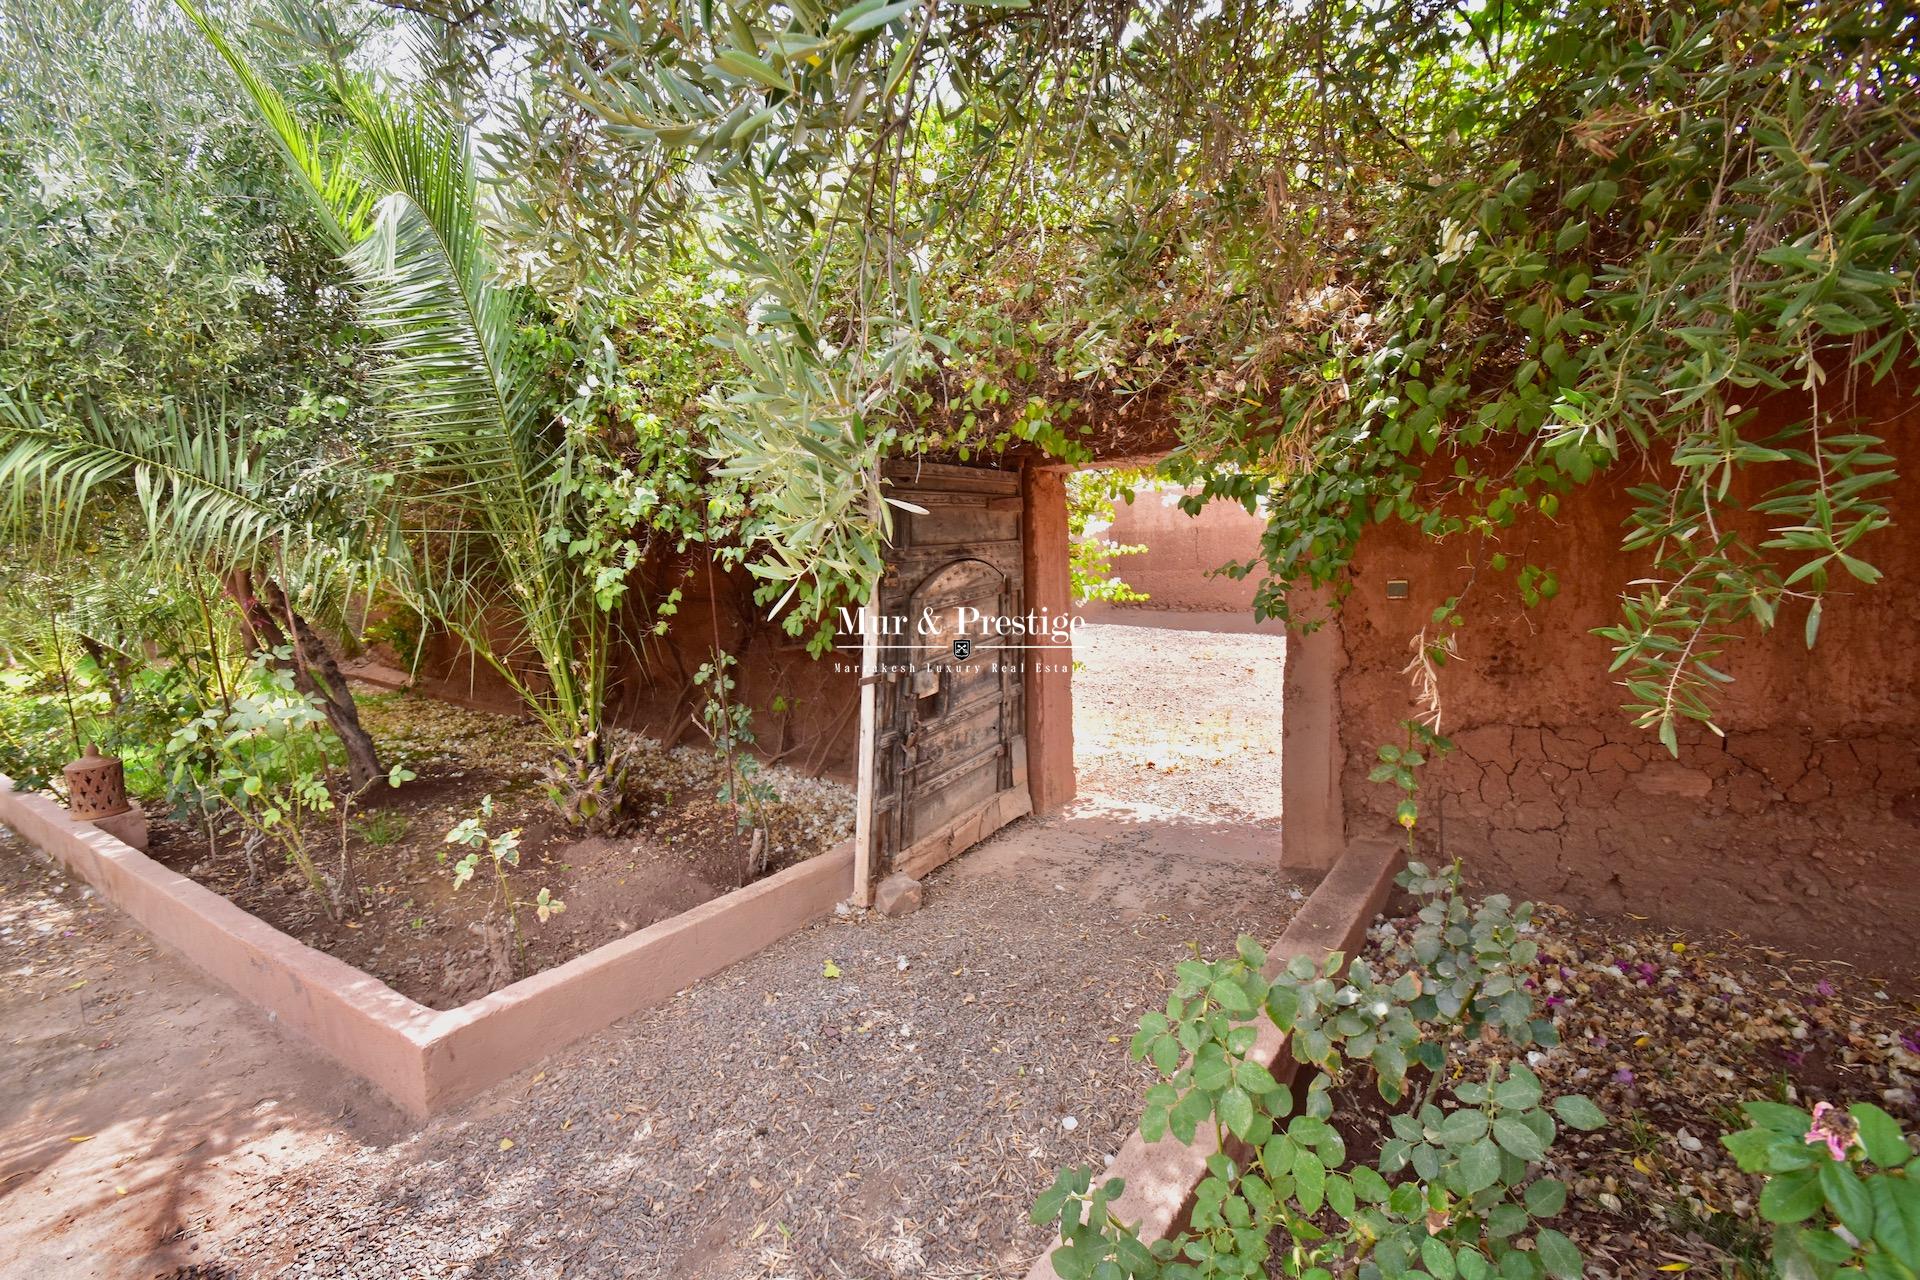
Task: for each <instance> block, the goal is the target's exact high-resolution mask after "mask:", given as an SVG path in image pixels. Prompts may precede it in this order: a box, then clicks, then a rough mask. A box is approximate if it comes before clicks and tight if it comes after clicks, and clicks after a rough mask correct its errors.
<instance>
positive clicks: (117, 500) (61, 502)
mask: <svg viewBox="0 0 1920 1280" xmlns="http://www.w3.org/2000/svg"><path fill="white" fill-rule="evenodd" d="M0 503H3V504H4V508H3V509H4V513H5V515H6V517H7V521H8V523H9V524H11V525H12V526H14V527H15V528H18V527H20V526H22V525H24V524H25V523H26V522H28V521H29V520H37V521H38V524H39V530H38V532H39V534H40V537H41V541H42V544H43V545H44V546H45V547H47V548H49V549H50V550H52V551H53V552H54V553H55V554H63V555H66V556H69V557H71V556H72V555H73V554H74V553H76V552H77V551H79V550H80V549H82V548H83V547H85V545H86V544H87V542H88V540H89V539H90V538H91V537H92V536H93V534H94V533H95V532H96V531H97V530H98V528H100V527H101V526H102V525H105V524H107V523H110V522H111V521H112V520H114V519H115V518H122V519H126V520H129V521H131V522H132V523H134V524H135V525H137V526H139V527H141V528H143V529H144V531H145V534H146V537H145V538H144V540H143V542H144V548H143V555H144V556H145V557H146V558H147V559H148V560H149V561H151V562H152V563H151V564H150V565H149V566H148V568H149V572H150V573H151V574H152V575H153V577H154V580H156V581H162V580H165V579H166V578H168V577H169V576H177V574H175V573H174V566H176V565H182V564H184V565H189V566H193V568H194V569H195V570H199V571H209V572H212V573H215V574H217V575H218V576H219V577H220V580H221V582H222V585H223V587H224V589H225V592H226V594H227V595H228V597H229V598H231V599H232V601H233V602H234V604H235V605H236V606H238V608H239V610H240V617H241V625H242V627H243V629H244V630H245V632H246V634H247V636H248V638H249V640H250V641H251V642H252V645H253V647H254V648H255V649H256V650H259V651H261V652H266V653H271V654H277V655H284V656H283V657H280V658H278V659H277V660H278V661H279V663H280V665H282V666H283V667H285V668H286V669H287V670H288V671H289V672H290V673H291V674H292V676H293V679H294V682H295V684H296V686H297V687H298V688H299V689H300V690H301V691H302V692H303V693H305V694H306V695H307V696H309V697H311V698H313V699H314V700H315V701H317V702H318V703H319V704H320V708H321V710H322V711H323V712H325V714H326V717H327V722H328V724H329V725H330V726H331V727H332V729H333V731H334V734H335V736H336V737H338V738H339V739H340V743H341V746H342V747H343V748H345V751H346V756H347V769H348V776H349V778H350V780H351V782H352V784H353V786H354V787H355V789H359V788H362V787H365V786H366V785H368V784H369V783H371V782H372V781H373V780H374V779H375V778H377V777H380V776H381V775H382V773H383V772H384V771H383V770H382V769H381V767H380V759H379V754H378V752H377V751H376V750H375V748H374V744H373V739H372V737H371V736H370V735H369V734H368V733H367V731H366V730H365V728H363V727H362V726H361V724H360V716H359V713H358V711H357V710H356V708H355V707H354V703H353V696H352V694H351V693H350V692H349V691H348V689H347V682H346V680H345V678H344V677H343V676H342V675H341V673H340V668H339V666H338V664H337V663H336V662H335V660H334V657H333V653H332V651H331V650H330V649H329V648H328V646H327V644H326V642H325V641H324V640H323V639H322V638H321V636H320V633H319V632H318V631H317V630H316V629H315V628H314V627H313V625H312V624H311V623H310V622H309V621H308V619H307V616H306V613H305V612H303V611H302V609H299V608H296V606H295V603H294V601H295V598H296V597H300V598H311V599H314V600H317V601H324V600H325V599H327V598H329V597H332V598H339V597H340V596H341V595H342V594H344V588H345V586H346V585H347V584H349V583H351V582H352V581H353V580H354V579H355V578H357V577H359V576H361V575H362V574H363V573H364V572H366V571H367V570H368V568H369V566H370V561H368V559H367V557H366V556H365V555H364V554H362V553H359V552H356V551H355V550H353V548H352V545H351V544H350V543H349V542H348V541H347V540H346V538H345V537H344V530H345V529H347V528H349V527H357V528H365V527H366V525H365V516H366V514H367V513H366V511H365V510H364V509H363V508H362V509H356V510H355V511H354V512H353V513H352V514H349V513H348V512H347V511H346V510H344V509H343V508H344V507H345V506H347V505H350V504H346V503H343V502H342V500H341V499H340V498H339V497H338V496H335V497H333V498H331V499H329V500H328V501H326V502H323V503H319V502H302V501H301V500H300V499H298V498H296V497H295V496H294V495H293V493H291V492H290V491H289V489H288V487H287V486H285V485H283V484H281V483H280V482H279V479H278V477H277V476H276V475H275V474H274V473H272V472H271V471H270V470H269V469H268V468H267V466H266V465H265V463H264V461H263V458H262V456H261V451H260V450H258V449H256V448H255V447H254V446H253V443H252V441H251V440H250V438H249V436H248V433H247V432H246V431H245V430H244V429H243V428H241V427H238V426H236V425H235V424H233V423H232V422H230V421H229V420H228V419H227V418H226V416H225V415H224V414H220V413H213V414H208V415H202V414H200V413H197V412H194V411H192V410H190V409H183V408H181V407H180V406H178V405H173V404H169V405H168V406H167V408H166V411H165V413H164V414H163V416H162V418H161V420H160V421H159V422H154V423H147V422H140V421H136V420H115V421H109V420H108V419H107V418H106V417H105V416H104V415H102V414H100V413H99V412H97V411H95V410H92V409H90V408H86V409H83V411H82V412H81V413H80V414H79V415H78V417H77V418H75V419H74V420H72V421H70V422H66V423H60V422H56V421H53V420H51V419H49V418H48V417H47V416H46V415H45V414H44V413H43V412H42V411H41V409H40V407H39V406H38V405H36V404H34V403H33V402H32V401H30V400H28V399H25V398H24V397H20V396H16V395H12V394H8V393H6V392H4V391H0ZM375 545H376V546H377V545H378V544H377V543H376V544H375ZM210 656H213V655H210Z"/></svg>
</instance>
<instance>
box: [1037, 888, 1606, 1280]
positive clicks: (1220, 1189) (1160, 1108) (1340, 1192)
mask: <svg viewBox="0 0 1920 1280" xmlns="http://www.w3.org/2000/svg"><path fill="white" fill-rule="evenodd" d="M1398 883H1399V884H1400V885H1401V886H1402V887H1404V888H1406V889H1409V890H1411V891H1412V892H1413V893H1415V894H1416V895H1418V896H1419V898H1420V899H1421V903H1422V905H1421V907H1420V910H1419V919H1418V924H1417V926H1416V927H1415V929H1414V930H1413V931H1412V934H1411V936H1410V937H1409V938H1408V939H1407V940H1406V941H1404V942H1402V943H1399V944H1397V945H1396V946H1395V947H1394V948H1393V949H1392V951H1391V952H1390V954H1389V956H1388V957H1387V964H1386V965H1385V966H1384V967H1383V969H1382V971H1381V972H1379V973H1376V972H1375V970H1374V968H1373V967H1372V966H1371V965H1368V964H1367V963H1365V962H1364V961H1355V962H1354V963H1353V964H1352V965H1351V966H1347V965H1346V963H1345V958H1344V957H1343V956H1342V955H1340V954H1339V953H1338V952H1335V953H1333V954H1331V955H1329V956H1328V957H1327V958H1326V959H1325V960H1324V961H1323V962H1322V963H1320V964H1318V965H1316V964H1314V963H1313V962H1312V961H1311V960H1309V959H1307V958H1305V957H1296V958H1295V959H1293V960H1292V961H1291V962H1290V963H1289V964H1288V965H1287V966H1286V967H1285V969H1284V970H1283V971H1281V972H1280V973H1279V974H1278V975H1277V976H1276V977H1274V978H1273V979H1271V980H1269V979H1268V978H1267V977H1265V976H1263V975H1264V971H1265V970H1266V968H1267V967H1268V957H1267V955H1266V953H1265V952H1264V951H1263V950H1262V949H1261V948H1260V946H1259V945H1258V944H1257V943H1255V942H1254V941H1253V939H1251V938H1245V937H1243V938H1242V939H1241V940H1240V944H1239V949H1238V954H1237V955H1236V956H1234V957H1233V958H1231V959H1228V960H1218V961H1203V960H1190V961H1187V962H1185V963H1183V964H1182V965H1181V966H1180V967H1179V971H1178V974H1179V984H1178V986H1177V987H1176V988H1175V990H1174V992H1173V994H1172V995H1171V996H1170V997H1169V998H1168V1000H1167V1004H1166V1008H1165V1009H1164V1011H1161V1012H1155V1013H1149V1014H1147V1015H1146V1016H1145V1017H1143V1018H1142V1019H1141V1020H1140V1030H1139V1034H1138V1035H1136V1036H1135V1037H1134V1041H1133V1046H1132V1052H1133V1055H1134V1056H1135V1057H1136V1058H1144V1059H1146V1060H1148V1061H1150V1062H1152V1063H1153V1065H1154V1068H1155V1069H1156V1070H1157V1071H1158V1072H1159V1074H1160V1077H1161V1079H1160V1082H1159V1083H1158V1084H1156V1085H1154V1086H1153V1087H1152V1088H1151V1089H1150V1090H1148V1092H1147V1097H1146V1106H1145V1110H1144V1112H1143V1114H1142V1117H1141V1122H1140V1128H1141V1133H1142V1135H1143V1136H1144V1137H1145V1138H1147V1139H1148V1140H1149V1141H1157V1140H1159V1139H1160V1138H1162V1137H1163V1136H1164V1135H1166V1134H1169V1133H1170V1134H1172V1135H1173V1136H1174V1138H1175V1139H1177V1140H1178V1141H1180V1142H1183V1143H1192V1142H1193V1141H1195V1139H1196V1137H1197V1136H1198V1135H1199V1134H1200V1133H1201V1132H1202V1131H1203V1130H1205V1131H1209V1132H1210V1133H1211V1135H1212V1137H1213V1138H1214V1139H1215V1141H1216V1142H1217V1144H1218V1149H1217V1150H1216V1152H1215V1154H1214V1155H1212V1156H1211V1157H1209V1159H1208V1161H1207V1176H1206V1178H1205V1179H1204V1180H1203V1181H1202V1182H1201V1183H1200V1185H1199V1187H1198V1189H1197V1192H1196V1196H1195V1203H1194V1209H1193V1214H1192V1218H1191V1226H1190V1227H1189V1228H1188V1229H1187V1230H1186V1231H1185V1232H1183V1233H1181V1234H1179V1235H1177V1236H1175V1237H1173V1238H1171V1239H1167V1240H1161V1241H1155V1242H1153V1243H1151V1244H1146V1243H1143V1242H1141V1241H1140V1239H1139V1237H1138V1235H1137V1233H1136V1231H1135V1229H1134V1228H1133V1227H1132V1226H1130V1225H1129V1224H1126V1223H1122V1222H1120V1221H1118V1220H1116V1219H1115V1217H1114V1216H1113V1214H1112V1213H1111V1211H1110V1208H1111V1205H1112V1203H1113V1200H1114V1198H1115V1197H1116V1196H1118V1195H1119V1194H1120V1193H1121V1191H1122V1190H1123V1189H1124V1184H1123V1183H1122V1181H1121V1180H1119V1179H1110V1180H1108V1181H1107V1182H1105V1183H1104V1184H1102V1185H1101V1186H1099V1187H1098V1188H1095V1187H1094V1186H1093V1178H1092V1173H1091V1171H1090V1170H1088V1169H1068V1170H1064V1171H1063V1172H1062V1173H1061V1174H1060V1175H1059V1177H1058V1179H1057V1180H1056V1181H1055V1183H1054V1185H1053V1187H1052V1189H1050V1190H1049V1191H1047V1192H1046V1193H1045V1194H1044V1195H1042V1196H1041V1197H1040V1200H1039V1201H1038V1203H1037V1204H1036V1205H1035V1206H1034V1210H1033V1219H1034V1221H1035V1222H1038V1223H1057V1224H1058V1226H1059V1230H1060V1235H1061V1239H1062V1241H1063V1244H1062V1246H1061V1247H1060V1248H1059V1249H1057V1250H1056V1251H1055V1252H1054V1254H1053V1264H1054V1267H1055V1269H1056V1270H1057V1271H1058V1272H1059V1273H1060V1275H1061V1276H1062V1277H1063V1278H1064V1280H1087V1278H1090V1277H1091V1278H1096V1280H1123V1278H1124V1277H1134V1278H1137V1280H1145V1278H1148V1277H1167V1278H1173V1277H1182V1278H1185V1277H1202V1276H1238V1275H1247V1276H1266V1275H1272V1274H1278V1275H1287V1276H1298V1277H1307V1278H1310V1280H1330V1278H1331V1276H1332V1275H1334V1274H1335V1273H1336V1271H1337V1272H1338V1273H1339V1274H1342V1275H1355V1276H1358V1277H1361V1278H1362V1280H1373V1278H1376V1277H1377V1278H1379V1280H1394V1278H1397V1277H1410V1276H1432V1277H1441V1278H1443V1280H1452V1277H1455V1276H1459V1277H1464V1278H1465V1280H1482V1278H1483V1277H1491V1276H1502V1277H1510V1278H1513V1280H1539V1278H1540V1277H1543V1276H1552V1277H1555V1278H1556V1280H1567V1278H1568V1277H1574V1276H1578V1275H1580V1274H1581V1259H1580V1253H1579V1250H1578V1249H1576V1248H1575V1247H1574V1245H1573V1243H1572V1242H1571V1241H1570V1240H1569V1239H1568V1238H1567V1237H1566V1236H1565V1235H1564V1234H1563V1233H1561V1232H1559V1231H1557V1230H1554V1229H1553V1228H1552V1227H1550V1226H1547V1225H1545V1224H1546V1223H1547V1222H1548V1221H1550V1220H1551V1219H1553V1218H1554V1217H1555V1216H1556V1215H1558V1214H1559V1213H1560V1212H1561V1210H1562V1209H1563V1208H1564V1206H1565V1204H1566V1200H1567V1187H1566V1184H1565V1183H1563V1182H1560V1181H1558V1180H1557V1179H1554V1178H1550V1177H1547V1176H1545V1173H1544V1165H1545V1163H1546V1160H1547V1156H1548V1153H1549V1151H1550V1150H1551V1148H1552V1146H1553V1143H1554V1140H1555V1138H1556V1137H1557V1135H1558V1132H1559V1129H1560V1127H1561V1126H1562V1125H1569V1126H1572V1127H1574V1128H1577V1129H1596V1128H1599V1127H1600V1126H1601V1125H1602V1124H1604V1123H1605V1118H1604V1117H1603V1115H1602V1114H1601V1112H1600V1109H1599V1108H1598V1107H1597V1106H1595V1105H1594V1104H1593V1103H1592V1102H1591V1101H1590V1100H1588V1099H1586V1098H1584V1097H1579V1096H1577V1095H1565V1096H1561V1097H1555V1098H1551V1099H1549V1098H1548V1097H1547V1095H1546V1091H1545V1089H1544V1087H1543V1085H1542V1083H1541V1081H1540V1080H1539V1078H1538V1077H1537V1076H1535V1075H1534V1074H1533V1072H1532V1071H1530V1070H1529V1069H1528V1068H1527V1067H1526V1066H1525V1065H1524V1063H1523V1062H1522V1061H1519V1060H1518V1059H1519V1057H1520V1054H1521V1053H1522V1052H1523V1051H1524V1050H1525V1049H1526V1048H1527V1047H1529V1046H1532V1045H1551V1044H1553V1043H1555V1037H1554V1031H1553V1027H1552V1024H1551V1023H1550V1022H1547V1021H1544V1020H1541V1019H1538V1018H1536V1017H1535V1008H1534V1001H1533V997H1532V996H1531V995H1530V994H1528V989H1527V988H1526V986H1525V985H1524V975H1525V971H1526V970H1527V969H1528V967H1529V966H1531V965H1532V964H1533V963H1534V961H1535V958H1536V956H1537V953H1538V947H1537V945H1536V944H1535V943H1534V942H1532V941H1531V940H1530V939H1529V938H1528V937H1527V936H1526V935H1527V934H1528V933H1529V932H1530V931H1531V922H1532V906H1531V904H1526V903H1522V904H1520V905H1518V906H1515V905H1514V904H1512V903H1511V902H1510V901H1509V900H1508V899H1507V898H1506V897H1504V896H1501V895H1495V896H1492V897H1489V898H1487V899H1485V900H1484V901H1482V902H1480V903H1478V904H1477V905H1471V904H1469V903H1468V902H1467V900H1466V899H1465V897H1464V896H1463V895H1462V893H1461V889H1460V873H1459V867H1458V865H1457V864H1456V865H1455V866H1453V867H1451V868H1448V869H1445V870H1442V871H1440V872H1438V873H1436V872H1433V871H1430V870H1428V869H1427V868H1426V867H1425V866H1423V865H1421V864H1419V863H1413V864H1410V865H1409V867H1408V868H1407V870H1406V871H1405V872H1404V873H1403V874H1402V875H1401V876H1400V877H1399V881H1398ZM1343 970H1344V974H1343V972H1342V971H1343ZM1263 1025H1265V1026H1271V1027H1273V1028H1275V1029H1277V1030H1279V1031H1282V1032H1285V1033H1287V1035H1288V1043H1289V1045H1290V1047H1291V1052H1292V1055H1293V1057H1294V1059H1295V1061H1296V1062H1298V1063H1300V1064H1301V1065H1302V1066H1304V1067H1307V1068H1311V1069H1312V1070H1313V1071H1314V1073H1315V1074H1313V1076H1312V1078H1311V1082H1310V1083H1309V1084H1308V1085H1307V1087H1306V1088H1305V1090H1304V1091H1297V1090H1296V1089H1294V1088H1290V1087H1288V1086H1287V1085H1284V1084H1281V1083H1280V1082H1279V1081H1277V1080H1276V1079H1275V1078H1274V1076H1273V1075H1272V1073H1271V1072H1270V1071H1269V1070H1268V1069H1267V1068H1266V1067H1264V1066H1262V1065H1261V1064H1260V1063H1259V1062H1258V1061H1255V1060H1254V1059H1253V1055H1252V1051H1253V1048H1254V1044H1255V1042H1256V1040H1257V1039H1258V1037H1259V1035H1260V1032H1261V1030H1262V1029H1263ZM1483 1034H1493V1035H1498V1036H1501V1037H1504V1038H1505V1039H1506V1040H1508V1041H1509V1042H1510V1043H1511V1044H1512V1045H1513V1046H1514V1048H1515V1050H1516V1052H1515V1059H1516V1060H1515V1061H1512V1062H1510V1063H1508V1064H1507V1065H1506V1066H1505V1067H1504V1068H1503V1067H1502V1066H1500V1065H1499V1064H1496V1065H1495V1066H1493V1067H1492V1069H1491V1070H1490V1071H1489V1073H1488V1074H1487V1075H1486V1076H1485V1077H1484V1078H1477V1079H1465V1078H1461V1079H1456V1078H1455V1077H1454V1073H1453V1072H1452V1071H1451V1070H1450V1064H1449V1058H1448V1048H1447V1047H1448V1045H1449V1044H1450V1043H1453V1042H1456V1041H1459V1040H1463V1039H1464V1040H1471V1039H1473V1038H1476V1037H1479V1036H1481V1035H1483ZM1355 1079H1359V1080H1365V1081H1370V1082H1371V1083H1372V1084H1373V1085H1374V1087H1375V1088H1376V1089H1377V1090H1378V1092H1379V1094H1380V1097H1381V1098H1382V1099H1383V1100H1384V1101H1385V1103H1386V1104H1387V1106H1388V1108H1389V1111H1390V1116H1389V1120H1390V1133H1391V1135H1392V1136H1391V1137H1389V1138H1388V1139H1387V1140H1386V1141H1385V1142H1384V1143H1383V1144H1382V1146H1381V1150H1380V1152H1379V1155H1378V1158H1377V1159H1376V1160H1375V1161H1374V1162H1373V1163H1372V1164H1368V1163H1365V1162H1356V1161H1353V1160H1351V1159H1350V1158H1349V1155H1348V1152H1347V1149H1346V1143H1345V1141H1344V1139H1343V1138H1342V1137H1341V1135H1340V1132H1339V1131H1338V1129H1337V1128H1336V1127H1335V1126H1334V1124H1333V1123H1332V1121H1333V1119H1334V1116H1335V1112H1334V1086H1335V1085H1347V1084H1349V1083H1350V1082H1352V1081H1353V1080H1355Z"/></svg>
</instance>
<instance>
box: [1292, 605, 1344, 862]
mask: <svg viewBox="0 0 1920 1280" xmlns="http://www.w3.org/2000/svg"><path fill="white" fill-rule="evenodd" d="M1297 603H1298V605H1299V606H1300V607H1301V608H1302V609H1303V611H1304V612H1306V613H1308V614H1309V615H1311V614H1315V613H1321V612H1324V613H1326V614H1327V615H1328V617H1327V621H1326V622H1325V623H1324V624H1323V625H1322V626H1321V627H1320V628H1319V629H1317V630H1315V631H1313V632H1312V633H1311V634H1309V633H1307V632H1304V631H1301V630H1300V629H1299V628H1297V627H1288V628H1287V656H1286V677H1285V683H1284V684H1283V686H1282V688H1283V692H1282V695H1281V696H1282V705H1281V711H1280V811H1281V813H1282V814H1284V815H1285V819H1284V821H1282V823H1281V824H1280V865H1281V866H1283V867H1291V868H1298V869H1299V870H1302V871H1324V870H1326V869H1327V868H1328V867H1331V866H1333V864H1334V863H1335V862H1337V861H1339V859H1340V855H1341V854H1343V853H1345V852H1346V848H1347V817H1346V805H1345V800H1344V797H1343V796H1342V795H1341V791H1340V771H1341V769H1342V767H1343V766H1344V765H1345V764H1346V752H1345V750H1344V749H1343V747H1342V745H1341V741H1340V677H1341V672H1342V670H1343V669H1344V668H1345V667H1346V665H1347V651H1346V647H1345V645H1344V644H1343V643H1342V641H1341V637H1340V620H1339V615H1338V614H1337V613H1334V612H1333V607H1334V606H1333V602H1332V598H1331V597H1330V596H1327V595H1320V596H1317V597H1315V596H1307V595H1306V594H1305V593H1304V592H1302V593H1301V596H1300V598H1299V599H1298V601H1297Z"/></svg>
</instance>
